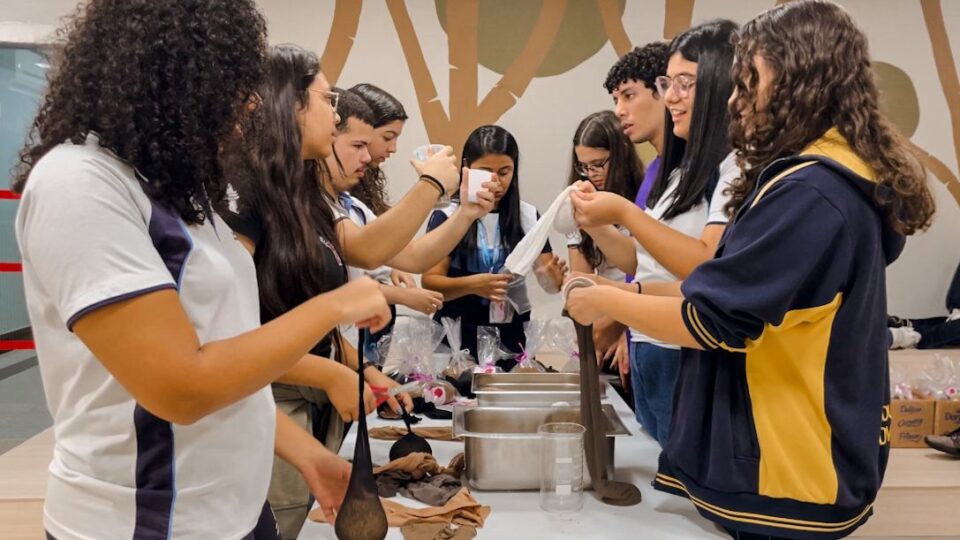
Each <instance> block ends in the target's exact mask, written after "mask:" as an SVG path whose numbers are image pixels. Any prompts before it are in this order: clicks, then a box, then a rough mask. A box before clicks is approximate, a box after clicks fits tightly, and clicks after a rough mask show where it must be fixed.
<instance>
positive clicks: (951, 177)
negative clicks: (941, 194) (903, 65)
mask: <svg viewBox="0 0 960 540" xmlns="http://www.w3.org/2000/svg"><path fill="white" fill-rule="evenodd" d="M920 7H921V9H922V10H923V20H924V22H925V23H926V25H927V33H928V34H929V36H930V46H931V48H932V49H933V60H934V63H935V65H936V66H937V75H938V77H939V78H940V86H941V87H942V88H943V97H944V99H945V100H946V101H947V111H948V113H949V115H950V125H951V127H952V132H953V149H954V153H955V155H956V159H957V167H958V168H960V80H958V76H957V67H956V63H954V60H953V52H952V51H951V49H950V36H949V34H947V27H946V24H945V23H944V20H943V9H942V8H941V6H940V0H920ZM913 148H914V153H916V155H917V157H919V158H920V160H921V161H923V164H924V165H925V166H926V167H927V169H929V170H930V172H932V173H933V174H934V176H936V177H937V179H939V180H940V182H942V183H943V184H944V185H945V186H946V187H947V191H949V192H950V195H952V196H953V199H954V200H955V201H956V202H957V204H958V205H960V180H958V179H957V175H956V174H954V172H953V171H951V170H950V168H949V167H947V165H946V164H944V163H943V162H942V161H940V160H939V159H937V157H936V156H934V155H932V154H930V153H929V152H927V151H926V150H924V149H922V148H920V147H918V146H916V145H914V147H913Z"/></svg>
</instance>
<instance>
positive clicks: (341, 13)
mask: <svg viewBox="0 0 960 540" xmlns="http://www.w3.org/2000/svg"><path fill="white" fill-rule="evenodd" d="M362 10H363V0H336V3H335V4H334V7H333V22H332V23H330V37H328V38H327V44H326V46H324V48H323V55H322V56H321V57H320V65H321V66H323V73H324V75H326V77H327V80H328V81H329V82H330V86H333V85H335V84H337V79H339V78H340V74H341V73H342V72H343V66H344V65H345V64H346V63H347V57H348V56H350V49H351V48H353V41H354V39H355V38H356V36H357V29H358V28H359V27H360V12H361V11H362Z"/></svg>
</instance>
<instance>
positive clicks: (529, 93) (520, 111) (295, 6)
mask: <svg viewBox="0 0 960 540" xmlns="http://www.w3.org/2000/svg"><path fill="white" fill-rule="evenodd" d="M387 1H388V0H365V1H364V2H363V3H362V10H361V11H360V15H359V24H358V26H357V30H356V35H355V39H354V40H353V42H352V48H351V49H350V51H349V56H347V58H346V62H345V64H344V65H343V70H342V73H341V74H340V77H339V81H338V82H339V84H340V85H341V86H350V85H353V84H355V83H359V82H372V83H375V84H377V85H379V86H381V87H383V88H385V89H387V90H388V91H390V92H391V93H393V94H394V95H395V96H397V97H398V98H399V99H400V100H401V101H402V102H403V103H404V105H405V106H406V107H407V110H408V112H409V113H410V115H411V120H410V121H409V122H408V123H407V127H406V130H405V132H404V135H403V137H402V138H401V139H400V145H399V152H398V154H397V156H395V157H394V158H393V159H392V160H391V161H389V162H387V164H386V165H385V167H386V170H387V173H388V175H389V177H390V178H391V182H392V184H391V193H392V194H393V196H394V197H397V196H399V195H401V194H402V193H403V192H404V191H405V190H406V189H407V188H408V187H409V186H410V185H411V183H412V182H413V180H414V177H413V175H412V174H411V173H410V168H409V165H407V164H406V156H409V155H410V153H411V151H412V149H413V148H415V147H416V146H419V145H421V144H424V143H426V142H427V140H428V136H427V129H426V127H425V126H424V123H423V121H422V115H421V114H420V113H419V108H418V99H417V92H416V89H415V87H414V83H413V78H412V76H411V71H410V69H409V68H408V63H407V60H406V58H405V56H404V53H403V50H402V47H401V42H400V39H399V38H398V33H397V31H396V29H395V24H394V18H393V17H392V16H391V12H390V10H389V9H388V8H387ZM486 1H487V0H485V2H486ZM485 2H481V8H480V15H481V16H480V22H479V27H480V29H481V32H486V31H487V30H486V28H489V26H485V25H487V24H489V23H490V21H496V15H497V14H496V13H494V14H490V13H489V12H488V8H489V7H490V6H492V5H493V4H489V3H485ZM547 2H548V5H551V6H556V5H558V3H557V2H555V1H554V0H547ZM443 3H445V2H442V1H438V2H433V1H428V0H406V9H407V12H408V13H409V17H410V20H411V22H412V24H413V27H414V28H415V30H416V34H417V37H418V40H419V44H420V47H421V49H422V53H423V59H424V62H425V64H426V66H427V67H428V68H429V72H430V74H431V75H432V80H433V84H434V86H435V88H436V92H437V98H438V100H439V103H440V104H442V106H443V109H444V111H448V110H449V103H450V87H451V84H450V81H449V72H450V70H449V65H450V58H448V52H449V50H450V49H449V47H448V37H447V34H446V33H445V31H444V29H443V28H442V26H441V24H440V20H439V17H438V13H437V6H438V5H439V4H443ZM561 3H562V2H561ZM612 3H613V4H614V5H616V4H617V2H616V1H614V2H612ZM774 3H775V2H774V1H773V0H771V1H759V0H700V1H699V2H695V3H694V2H692V1H690V0H682V1H680V2H679V3H678V2H675V1H674V2H668V4H671V7H673V8H674V9H676V7H677V6H678V5H684V4H693V5H694V8H693V13H692V20H693V22H694V23H696V22H699V21H703V20H707V19H709V18H713V17H727V18H731V19H734V20H737V21H740V22H744V21H746V20H747V19H749V18H750V17H751V16H753V15H755V14H756V13H758V12H759V11H761V10H763V9H765V8H768V7H770V6H772V5H773V4H774ZM841 3H842V4H843V5H844V6H846V7H847V8H848V9H849V10H850V11H851V13H852V14H853V16H854V17H855V18H856V19H857V21H858V22H859V24H860V25H861V26H862V28H863V29H864V30H865V31H866V32H867V34H868V35H869V37H870V40H871V50H872V53H873V56H874V59H875V60H879V61H883V62H886V63H889V64H892V65H894V66H896V67H898V68H900V69H901V70H903V71H904V72H906V74H907V75H909V77H910V79H911V80H912V81H913V85H914V86H915V89H916V96H917V101H918V102H919V111H920V112H919V123H918V124H917V127H916V131H915V133H914V134H913V137H912V140H913V141H914V143H916V144H917V145H918V146H920V147H922V148H924V149H925V150H927V151H928V152H930V153H931V154H932V155H933V156H935V157H936V158H938V159H939V160H940V161H942V163H943V164H945V165H946V168H947V169H948V170H949V171H950V172H951V174H952V176H953V177H956V175H957V171H958V164H957V155H958V153H960V152H958V150H957V147H958V146H960V141H954V140H953V137H952V136H951V129H952V128H951V123H950V122H951V120H950V116H949V114H948V108H947V102H946V99H945V97H944V91H943V88H942V86H941V81H940V78H939V77H938V71H937V68H936V65H935V62H934V54H933V51H932V48H931V42H930V39H929V34H928V30H927V26H926V25H925V21H924V18H923V13H922V11H921V8H920V2H904V1H900V0H847V1H843V2H841ZM73 4H74V2H72V1H65V0H44V1H42V2H34V1H26V0H24V1H13V0H2V1H0V41H4V37H3V28H4V26H3V25H2V22H3V21H17V22H21V23H31V24H34V25H55V24H56V20H57V18H58V17H59V16H60V15H62V14H64V13H67V12H69V10H70V8H71V6H72V5H73ZM466 4H469V2H466ZM621 4H622V2H621ZM260 5H261V6H262V8H263V10H264V13H265V15H266V17H267V19H268V22H269V28H270V37H271V41H272V42H274V43H279V42H294V43H298V44H300V45H303V46H305V47H309V48H312V49H314V50H316V51H317V52H318V53H321V52H323V51H324V48H325V46H326V44H327V38H328V36H329V35H330V24H331V21H332V19H333V16H334V7H335V0H321V1H311V2H307V1H302V0H261V1H260ZM345 5H347V3H346V2H343V0H341V7H343V6H345ZM394 5H395V6H397V5H399V3H398V4H394ZM455 5H457V6H458V7H459V6H462V5H464V2H462V0H461V2H460V3H457V4H455ZM500 5H513V6H517V5H522V6H524V7H526V10H525V11H530V9H531V8H530V7H529V6H530V5H532V6H533V8H532V9H533V11H534V12H536V7H537V6H539V5H540V2H536V1H531V0H525V1H524V2H522V3H521V2H512V3H511V2H507V3H506V4H500ZM594 5H595V3H594V2H593V0H579V1H575V0H569V2H568V9H571V10H579V11H576V12H577V13H584V11H583V10H587V11H589V10H591V9H594V8H593V7H592V6H594ZM505 9H506V8H505ZM513 9H516V8H513ZM942 10H943V21H944V23H945V29H946V32H947V35H949V36H951V37H952V38H953V39H952V43H950V47H949V49H947V50H948V51H950V52H952V56H953V59H954V65H953V68H954V73H956V71H957V69H958V66H957V65H956V60H957V59H960V2H952V1H946V2H943V6H942ZM348 11H349V10H348ZM681 11H682V10H681ZM520 15H522V14H521V13H519V12H518V15H517V17H518V18H521V17H520ZM681 15H683V14H682V13H681ZM664 17H665V8H664V2H660V1H638V0H626V5H625V8H624V11H623V16H622V22H623V26H624V29H625V31H626V35H627V37H628V38H629V40H630V42H632V43H633V44H643V43H646V42H648V41H650V40H653V39H659V38H662V37H663V34H664ZM573 22H574V23H578V22H579V23H581V24H579V25H575V26H573V27H571V26H566V27H562V28H563V30H562V31H561V32H560V33H559V37H558V38H557V40H558V43H556V44H555V46H564V47H566V49H564V50H567V49H570V48H572V49H576V46H575V45H576V44H573V45H571V44H570V43H566V42H565V41H564V40H581V41H582V40H584V39H586V38H588V37H590V36H584V35H583V34H577V33H576V32H575V31H570V30H569V29H570V28H573V29H574V30H576V29H578V28H593V27H591V26H590V24H591V23H590V20H589V17H586V18H581V19H580V20H579V21H577V20H575V21H573ZM594 26H595V25H594ZM501 29H502V28H501ZM457 35H463V34H457ZM457 35H455V36H454V39H457ZM526 39H527V35H526V34H523V33H522V32H517V33H515V34H513V35H504V36H502V38H501V39H500V41H501V43H500V45H504V46H503V47H502V48H503V49H504V50H512V51H516V50H517V49H519V48H520V45H517V46H514V47H513V48H511V47H507V46H506V45H509V44H510V43H507V42H508V41H509V40H519V42H520V43H526ZM604 39H605V36H604ZM462 43H463V42H461V43H460V45H462ZM480 47H481V49H482V50H481V53H480V57H481V58H484V57H485V54H486V55H487V57H489V56H490V55H492V56H493V57H503V55H504V54H508V53H504V52H503V51H498V50H492V51H491V50H490V48H491V47H493V48H494V49H496V48H497V44H490V43H487V42H484V40H483V38H482V36H481V39H480ZM461 49H462V47H461ZM461 52H462V51H461ZM569 54H573V53H569ZM498 55H499V56H498ZM616 58H617V55H616V53H615V51H614V48H613V46H612V45H611V44H610V43H604V44H602V45H601V46H599V49H598V50H596V52H595V53H594V54H592V56H589V57H587V58H586V59H585V60H582V61H578V63H577V62H574V63H575V65H572V66H570V69H568V70H566V71H564V72H562V73H559V74H555V75H551V76H546V77H540V78H534V79H533V80H532V81H530V82H529V86H527V87H526V88H525V90H524V91H522V97H521V98H520V99H519V101H518V102H517V103H516V104H515V105H513V106H512V107H511V108H509V110H506V112H505V113H503V114H502V116H501V117H499V121H498V123H499V124H501V125H503V126H504V127H506V128H507V129H509V130H510V131H512V132H513V133H514V135H516V137H517V139H518V141H519V143H520V149H521V154H522V163H521V171H520V173H521V175H522V176H521V183H522V192H523V196H524V199H526V200H527V201H529V202H531V203H533V204H536V205H537V206H538V207H540V208H541V210H542V209H545V208H546V206H547V205H548V204H549V202H550V201H551V200H552V199H553V197H554V196H555V194H556V193H557V192H558V191H559V190H560V189H561V187H562V184H563V183H564V181H565V178H566V174H567V171H566V168H567V164H568V161H569V151H570V148H569V144H570V142H569V140H570V138H571V136H572V133H573V130H574V128H575V127H576V124H577V123H578V122H579V120H580V119H581V118H582V117H584V116H586V115H587V114H589V113H591V112H594V111H597V110H600V109H602V108H606V107H609V106H610V99H609V97H608V96H607V94H606V92H605V91H604V90H603V88H602V87H601V84H602V82H603V79H604V77H605V75H606V72H607V70H608V69H609V67H610V66H611V65H612V64H613V63H614V62H615V61H616ZM507 60H509V58H508V59H507ZM467 67H470V68H472V67H473V66H467ZM476 69H477V74H478V75H477V88H478V100H482V99H483V97H484V96H486V95H487V93H488V92H489V91H490V89H491V88H492V87H493V86H494V85H495V84H497V82H498V81H499V80H500V78H501V75H499V74H498V73H496V72H494V71H492V70H490V69H488V68H486V67H483V66H479V67H477V68H476ZM954 77H955V75H954ZM421 80H423V78H422V77H421ZM522 82H524V81H521V83H522ZM456 97H457V98H458V99H460V100H461V101H460V102H461V103H467V109H469V108H470V107H469V104H470V102H471V98H472V96H466V98H464V95H463V94H462V93H458V95H457V96H456ZM955 99H960V97H958V98H955ZM458 112H462V111H461V110H460V109H458V111H457V112H455V114H456V113H458ZM488 120H489V119H488ZM956 121H957V122H960V118H957V119H956ZM434 125H435V126H436V124H434ZM461 127H462V126H461ZM461 131H462V129H461ZM435 132H437V131H435ZM931 178H932V179H931V185H932V186H934V190H935V193H936V198H937V202H938V206H939V212H938V216H937V220H936V223H935V225H934V226H933V228H932V229H931V230H930V231H929V232H928V233H926V234H924V235H921V236H918V237H914V238H911V239H910V240H909V242H908V245H907V250H906V252H905V253H904V255H903V257H901V259H900V261H898V262H897V263H896V264H894V265H893V266H892V267H891V268H890V270H889V286H888V287H889V299H890V310H891V312H894V313H898V314H901V315H907V316H924V315H934V314H938V313H940V312H941V311H942V310H943V297H944V294H945V291H946V287H947V285H948V283H949V279H950V277H951V276H952V273H953V270H954V268H955V266H956V264H957V261H958V259H960V242H958V241H957V236H958V235H957V232H958V231H960V208H958V203H957V200H955V199H954V198H953V196H951V194H950V193H948V192H947V190H946V188H945V187H944V185H943V184H942V183H941V182H940V181H939V180H937V179H936V178H933V177H931ZM958 187H960V186H958ZM957 193H960V190H958V191H957ZM553 240H554V245H555V246H562V245H563V244H562V241H561V239H560V238H554V239H553ZM534 288H536V287H534ZM535 301H536V302H537V304H538V308H539V309H538V311H539V310H543V311H550V312H554V313H555V312H556V311H555V310H557V309H558V302H557V301H556V298H555V297H554V298H552V299H547V298H544V297H542V296H538V297H537V298H536V299H535Z"/></svg>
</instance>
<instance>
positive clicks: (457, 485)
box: [377, 474, 463, 506]
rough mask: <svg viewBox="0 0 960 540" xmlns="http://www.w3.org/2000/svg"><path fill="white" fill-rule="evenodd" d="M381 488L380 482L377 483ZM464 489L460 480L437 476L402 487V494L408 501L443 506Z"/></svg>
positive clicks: (452, 477)
mask: <svg viewBox="0 0 960 540" xmlns="http://www.w3.org/2000/svg"><path fill="white" fill-rule="evenodd" d="M377 485H378V487H379V482H378V483H377ZM462 488H463V483H461V482H460V478H459V477H456V476H450V475H449V474H435V475H433V476H431V477H430V478H427V479H424V480H420V481H419V482H408V483H407V484H405V485H401V486H400V494H401V495H403V496H404V497H406V498H408V499H413V500H415V501H420V502H422V503H424V504H429V505H430V506H443V505H445V504H447V503H448V502H450V499H452V498H453V497H454V496H456V494H457V493H459V492H460V490H461V489H462Z"/></svg>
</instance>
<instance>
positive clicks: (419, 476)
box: [373, 453, 464, 506]
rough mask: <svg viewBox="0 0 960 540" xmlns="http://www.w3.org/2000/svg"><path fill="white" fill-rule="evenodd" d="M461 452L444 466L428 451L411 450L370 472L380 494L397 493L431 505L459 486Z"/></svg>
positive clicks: (387, 496)
mask: <svg viewBox="0 0 960 540" xmlns="http://www.w3.org/2000/svg"><path fill="white" fill-rule="evenodd" d="M463 466H464V458H463V454H462V453H461V454H457V455H456V456H455V457H454V458H453V459H452V460H450V464H449V465H448V466H447V467H442V466H441V465H440V464H439V463H437V460H436V458H434V457H433V456H432V455H430V454H422V453H414V454H410V455H408V456H406V457H403V458H400V459H396V460H393V461H391V462H390V463H388V464H386V465H384V466H382V467H377V468H375V469H374V470H373V474H374V475H375V476H376V478H377V488H378V490H379V492H380V496H381V497H385V498H390V497H394V496H396V495H397V494H398V493H399V494H400V495H403V496H404V497H409V498H411V499H414V500H417V501H420V502H422V503H425V504H429V505H431V506H443V505H444V504H446V503H447V502H448V501H449V500H450V499H451V498H452V497H453V496H454V495H456V493H457V492H458V491H459V490H460V488H461V487H462V483H461V482H460V474H461V473H462V472H463Z"/></svg>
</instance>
